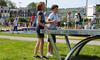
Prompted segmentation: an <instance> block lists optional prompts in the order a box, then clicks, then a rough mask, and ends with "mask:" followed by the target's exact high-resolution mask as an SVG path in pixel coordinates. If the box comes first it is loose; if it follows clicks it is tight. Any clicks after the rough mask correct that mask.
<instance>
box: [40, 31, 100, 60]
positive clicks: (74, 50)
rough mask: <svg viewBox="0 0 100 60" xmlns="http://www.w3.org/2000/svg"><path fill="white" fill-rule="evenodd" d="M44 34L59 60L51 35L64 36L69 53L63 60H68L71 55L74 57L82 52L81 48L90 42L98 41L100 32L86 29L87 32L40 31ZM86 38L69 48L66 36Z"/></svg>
mask: <svg viewBox="0 0 100 60" xmlns="http://www.w3.org/2000/svg"><path fill="white" fill-rule="evenodd" d="M43 32H44V33H46V34H48V36H49V37H50V41H51V43H52V46H53V48H54V50H55V53H56V54H57V56H58V59H59V60H62V59H61V56H60V54H59V51H58V48H57V46H56V44H54V42H53V40H52V37H51V34H55V35H61V36H65V40H66V44H67V46H68V48H69V53H68V54H67V55H66V58H65V60H70V58H71V57H72V55H73V54H74V56H77V55H78V54H79V53H80V51H81V50H82V48H83V47H84V46H85V45H86V44H87V43H88V42H90V41H92V40H96V39H100V30H99V29H93V30H91V29H88V30H84V29H57V30H48V29H45V30H41V33H43ZM79 35H81V36H85V35H86V36H87V38H85V39H83V40H81V41H80V42H78V43H77V44H75V45H74V47H71V44H70V42H69V39H68V36H79Z"/></svg>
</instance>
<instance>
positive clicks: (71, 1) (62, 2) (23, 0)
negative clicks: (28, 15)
mask: <svg viewBox="0 0 100 60" xmlns="http://www.w3.org/2000/svg"><path fill="white" fill-rule="evenodd" d="M11 1H12V2H14V3H15V4H16V6H17V7H26V6H27V5H28V4H29V3H31V2H36V3H37V2H41V1H42V2H45V0H11ZM47 1H48V2H47V3H48V4H47V7H51V6H52V5H53V4H57V5H59V7H60V8H73V7H82V6H85V5H86V0H47ZM96 3H97V4H100V0H89V3H88V5H95V4H96Z"/></svg>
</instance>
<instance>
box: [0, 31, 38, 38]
mask: <svg viewBox="0 0 100 60" xmlns="http://www.w3.org/2000/svg"><path fill="white" fill-rule="evenodd" d="M0 35H5V36H19V37H36V34H11V33H5V32H0Z"/></svg>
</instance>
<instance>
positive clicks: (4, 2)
mask: <svg viewBox="0 0 100 60" xmlns="http://www.w3.org/2000/svg"><path fill="white" fill-rule="evenodd" d="M0 6H7V7H9V8H16V6H15V3H13V2H11V1H10V0H0Z"/></svg>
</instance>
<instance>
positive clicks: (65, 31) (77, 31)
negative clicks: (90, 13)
mask: <svg viewBox="0 0 100 60" xmlns="http://www.w3.org/2000/svg"><path fill="white" fill-rule="evenodd" d="M41 31H42V32H45V33H48V32H49V33H50V34H57V35H92V36H95V35H100V30H99V29H92V30H91V29H87V30H84V29H58V30H48V31H47V30H41Z"/></svg>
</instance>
